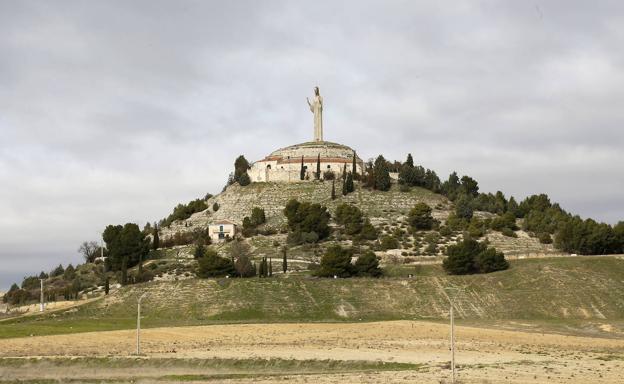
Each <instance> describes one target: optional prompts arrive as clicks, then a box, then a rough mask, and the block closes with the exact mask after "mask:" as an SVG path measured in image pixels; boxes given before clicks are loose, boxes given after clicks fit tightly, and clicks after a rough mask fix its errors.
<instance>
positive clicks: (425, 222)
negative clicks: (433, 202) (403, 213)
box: [407, 203, 434, 231]
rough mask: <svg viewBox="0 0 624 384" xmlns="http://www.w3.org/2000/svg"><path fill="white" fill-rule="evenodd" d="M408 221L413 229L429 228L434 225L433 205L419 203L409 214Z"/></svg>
mask: <svg viewBox="0 0 624 384" xmlns="http://www.w3.org/2000/svg"><path fill="white" fill-rule="evenodd" d="M407 221H408V223H409V225H410V226H411V227H412V229H413V230H416V231H418V230H429V229H431V228H432V227H433V223H434V219H433V216H431V207H430V206H428V205H427V204H425V203H418V204H416V205H415V206H414V208H412V209H411V210H410V212H409V214H408V216H407Z"/></svg>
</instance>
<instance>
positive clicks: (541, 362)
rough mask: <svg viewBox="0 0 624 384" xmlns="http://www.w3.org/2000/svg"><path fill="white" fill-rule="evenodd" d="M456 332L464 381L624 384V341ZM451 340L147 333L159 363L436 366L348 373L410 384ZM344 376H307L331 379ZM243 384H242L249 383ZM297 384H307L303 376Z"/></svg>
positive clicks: (314, 327) (423, 326)
mask: <svg viewBox="0 0 624 384" xmlns="http://www.w3.org/2000/svg"><path fill="white" fill-rule="evenodd" d="M456 335H457V336H456V337H457V354H456V356H457V364H458V365H459V373H458V375H459V377H460V378H461V379H462V380H463V382H478V383H480V382H483V383H485V382H488V383H498V382H501V383H503V382H506V383H507V382H516V383H524V382H538V383H539V382H542V383H549V384H550V383H559V382H561V383H587V382H601V383H621V382H622V381H621V380H622V377H623V376H624V355H623V353H624V340H621V339H605V338H590V337H578V336H563V335H557V334H540V333H528V332H518V331H507V330H493V329H482V328H474V327H457V330H456ZM447 340H448V327H447V326H446V325H444V324H437V323H427V322H410V321H388V322H377V323H350V324H314V323H312V324H243V325H213V326H199V327H180V328H155V329H146V330H144V331H143V332H142V341H143V342H142V351H143V352H144V353H145V354H146V355H147V356H148V357H153V358H156V357H169V358H172V357H173V358H212V357H219V358H236V359H249V358H265V359H266V358H282V359H297V360H313V359H318V360H325V359H330V360H366V361H384V362H405V363H418V364H423V365H424V366H425V367H426V369H425V370H423V371H418V372H412V371H409V372H406V371H401V372H376V373H366V374H358V375H360V376H362V375H363V376H362V377H360V376H358V375H355V374H351V373H349V374H344V375H347V376H348V377H345V380H347V381H352V380H355V381H358V382H403V381H405V382H407V381H410V380H414V379H415V378H418V379H419V380H422V382H429V381H431V382H439V380H440V379H442V378H445V377H448V369H446V368H444V366H445V365H446V364H447V363H448V361H449V356H450V354H449V350H448V348H449V345H448V341H447ZM134 342H135V333H134V332H133V331H111V332H94V333H82V334H73V335H57V336H38V337H30V338H16V339H4V340H0V356H1V357H12V356H119V355H122V356H123V355H131V354H132V353H133V352H134V348H135V344H134ZM0 369H2V368H0ZM340 375H341V374H330V375H325V376H324V375H321V376H319V377H317V378H316V379H315V380H312V377H309V376H306V378H305V379H306V380H308V381H309V382H331V381H333V380H334V379H337V378H338V377H341V376H340ZM366 377H367V378H366ZM257 379H258V380H261V379H260V378H257ZM241 380H243V381H240V380H238V381H236V382H246V381H244V379H241ZM266 380H268V381H265V382H271V381H274V380H275V381H277V379H275V378H267V379H266ZM288 380H289V382H303V378H301V377H298V378H295V377H292V378H290V379H288ZM328 380H329V381H328ZM367 380H370V381H367ZM436 380H438V381H436ZM255 381H256V382H257V380H255ZM337 381H341V382H345V381H344V380H342V379H337ZM250 382H251V381H250Z"/></svg>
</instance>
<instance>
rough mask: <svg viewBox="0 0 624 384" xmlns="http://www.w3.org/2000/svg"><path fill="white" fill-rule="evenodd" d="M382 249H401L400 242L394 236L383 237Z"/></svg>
mask: <svg viewBox="0 0 624 384" xmlns="http://www.w3.org/2000/svg"><path fill="white" fill-rule="evenodd" d="M380 245H381V249H382V250H384V251H387V250H388V249H397V248H399V241H398V240H397V239H396V238H395V237H392V236H388V235H386V236H383V237H382V238H381V243H380Z"/></svg>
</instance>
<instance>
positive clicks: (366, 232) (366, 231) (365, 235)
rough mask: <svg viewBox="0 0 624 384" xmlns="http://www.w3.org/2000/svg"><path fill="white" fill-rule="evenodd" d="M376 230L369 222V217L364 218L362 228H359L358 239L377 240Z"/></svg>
mask: <svg viewBox="0 0 624 384" xmlns="http://www.w3.org/2000/svg"><path fill="white" fill-rule="evenodd" d="M377 236H378V235H377V230H376V229H375V227H373V225H372V224H371V222H370V220H369V219H366V220H364V224H363V225H362V229H361V230H360V236H359V237H360V239H362V240H377Z"/></svg>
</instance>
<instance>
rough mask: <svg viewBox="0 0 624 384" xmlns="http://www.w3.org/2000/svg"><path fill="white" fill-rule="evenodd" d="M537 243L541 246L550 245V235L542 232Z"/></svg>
mask: <svg viewBox="0 0 624 384" xmlns="http://www.w3.org/2000/svg"><path fill="white" fill-rule="evenodd" d="M537 237H538V239H539V242H540V243H542V244H552V242H553V240H552V237H551V236H550V233H546V232H542V233H540V234H539V235H538V236H537Z"/></svg>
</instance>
